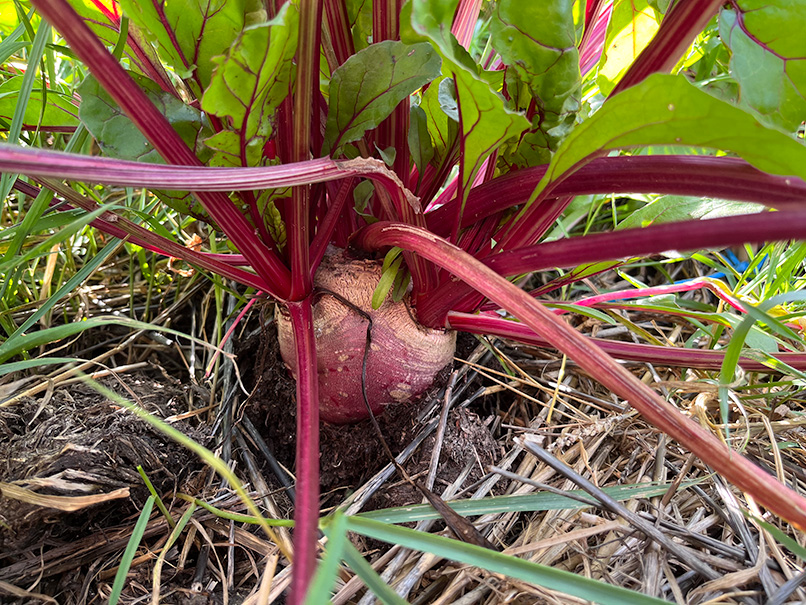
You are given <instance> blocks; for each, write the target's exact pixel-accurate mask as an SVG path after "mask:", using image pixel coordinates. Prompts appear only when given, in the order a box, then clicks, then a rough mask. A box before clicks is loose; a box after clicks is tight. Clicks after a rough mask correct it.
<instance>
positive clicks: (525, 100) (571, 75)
mask: <svg viewBox="0 0 806 605" xmlns="http://www.w3.org/2000/svg"><path fill="white" fill-rule="evenodd" d="M490 36H491V41H492V44H493V47H494V48H495V50H496V51H498V53H499V54H500V55H501V59H502V61H503V62H504V64H505V65H507V66H509V69H507V90H508V92H510V98H511V100H512V102H513V103H514V107H515V108H516V109H519V110H522V111H528V114H527V115H528V117H529V118H530V119H531V121H532V128H531V129H530V130H529V131H528V132H527V133H526V134H525V135H524V136H523V137H521V139H520V141H519V144H518V145H517V148H515V149H514V150H513V152H512V153H510V154H505V158H504V159H505V160H506V161H511V162H512V163H514V164H516V165H518V166H535V165H537V164H540V163H544V162H547V161H548V160H549V159H550V156H549V154H548V150H550V149H551V150H553V149H556V148H557V146H558V144H559V142H560V141H561V140H562V138H564V136H565V135H566V134H567V133H568V131H569V130H570V127H571V126H572V125H573V123H574V120H575V116H576V112H577V111H578V110H579V106H580V104H579V85H580V72H579V53H578V51H577V47H576V26H575V23H574V9H573V3H569V2H564V1H562V0H550V1H549V0H545V1H543V2H532V3H523V2H516V1H515V0H503V1H501V2H498V3H497V4H496V6H495V10H494V11H493V13H492V18H491V20H490Z"/></svg>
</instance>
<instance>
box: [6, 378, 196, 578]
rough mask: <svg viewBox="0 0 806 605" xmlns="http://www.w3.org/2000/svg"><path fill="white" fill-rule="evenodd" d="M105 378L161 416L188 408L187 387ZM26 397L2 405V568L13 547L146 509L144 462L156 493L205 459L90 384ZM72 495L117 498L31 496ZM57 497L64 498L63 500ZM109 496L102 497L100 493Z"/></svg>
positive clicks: (170, 488)
mask: <svg viewBox="0 0 806 605" xmlns="http://www.w3.org/2000/svg"><path fill="white" fill-rule="evenodd" d="M120 379H121V381H125V383H124V384H122V383H121V382H119V381H118V380H114V379H111V378H107V379H103V380H102V381H101V382H103V383H104V384H105V386H107V387H109V388H111V389H112V390H115V391H116V392H118V393H119V394H121V395H122V396H123V397H125V398H126V399H127V400H129V401H134V402H136V403H138V404H139V405H141V406H142V407H144V408H145V409H147V410H149V411H150V412H153V413H154V414H155V415H157V416H158V417H160V418H166V417H169V416H171V415H173V414H175V413H179V412H182V411H186V409H185V408H186V406H185V404H184V401H183V390H182V389H181V388H180V387H178V386H176V385H171V384H166V383H165V380H164V379H163V380H162V381H160V382H158V381H156V380H154V379H151V378H149V377H148V376H146V375H138V376H126V375H121V376H120ZM45 399H46V400H45V401H43V400H39V399H35V398H24V399H22V400H21V401H20V402H19V403H16V404H14V405H11V406H9V407H5V408H0V482H2V483H4V484H6V485H5V488H6V489H5V490H3V491H4V495H5V496H10V497H0V567H4V566H6V565H8V564H9V563H11V560H10V559H9V557H11V558H12V559H13V556H11V555H10V553H11V552H12V551H21V550H22V549H25V548H27V547H29V546H31V545H34V544H39V543H41V542H43V541H45V540H47V541H48V542H51V543H52V542H54V541H56V542H61V541H67V540H72V539H75V538H77V537H79V536H86V535H87V534H89V533H92V531H91V529H90V528H91V527H99V526H100V527H108V526H110V525H112V524H114V523H117V522H119V521H120V520H121V519H122V518H124V517H125V516H127V515H130V514H132V513H134V512H136V511H137V510H139V509H140V508H141V507H142V505H143V502H144V501H145V499H146V498H147V497H148V490H147V489H146V487H145V485H144V484H143V480H142V478H141V477H140V475H139V474H138V472H137V467H138V466H142V467H143V469H144V470H145V472H146V473H147V475H148V477H149V479H150V480H151V481H152V483H153V484H154V486H155V488H156V490H157V492H158V493H169V492H174V491H176V490H177V489H178V488H179V487H180V486H181V485H182V484H183V483H184V482H185V481H186V479H187V477H188V475H189V473H190V472H191V471H192V470H193V469H195V468H198V467H199V466H200V463H199V462H198V460H197V458H196V457H195V456H194V455H193V454H192V453H191V452H189V451H188V450H187V449H185V448H184V447H182V446H180V445H178V444H176V443H174V442H173V441H171V440H170V439H168V438H167V437H165V436H164V435H162V434H161V433H160V432H158V431H157V430H156V429H153V428H151V426H150V425H148V424H147V423H146V422H145V421H143V420H141V419H139V418H137V417H136V416H134V415H133V414H132V413H131V412H129V411H127V410H125V409H123V408H120V407H119V406H118V405H116V404H115V403H113V402H111V401H109V400H108V399H107V398H106V397H104V396H103V395H101V394H99V393H98V392H97V391H95V390H93V389H92V388H91V387H90V386H88V385H85V384H83V383H77V384H73V385H70V386H69V387H64V388H58V389H56V390H55V391H54V392H53V394H52V396H51V397H50V398H47V397H46V398H45ZM172 424H173V426H174V427H176V428H178V429H179V430H181V431H183V432H185V433H186V434H189V435H190V436H191V437H192V438H193V439H195V440H196V441H198V442H200V443H204V442H205V441H206V440H207V439H206V436H205V435H204V434H203V433H202V432H200V431H198V430H196V429H192V428H190V426H189V425H187V423H184V422H181V421H180V422H175V423H172ZM32 494H33V495H36V494H38V495H39V496H45V497H47V496H55V497H57V498H55V499H54V500H53V501H51V502H52V503H59V502H61V503H62V504H63V505H65V506H67V505H68V504H69V503H70V502H72V503H75V501H74V500H73V501H69V500H68V499H69V498H75V497H77V496H82V497H88V496H99V495H103V494H107V495H110V494H116V495H117V497H116V498H114V499H109V500H107V501H102V502H101V503H99V504H94V505H91V506H89V507H88V508H81V509H80V510H77V511H76V512H67V511H63V510H58V509H56V508H52V507H48V506H39V505H35V504H32V503H28V502H26V501H25V500H26V499H30V497H31V495H32ZM59 498H61V499H62V500H61V501H60V500H59ZM99 499H100V500H103V498H99Z"/></svg>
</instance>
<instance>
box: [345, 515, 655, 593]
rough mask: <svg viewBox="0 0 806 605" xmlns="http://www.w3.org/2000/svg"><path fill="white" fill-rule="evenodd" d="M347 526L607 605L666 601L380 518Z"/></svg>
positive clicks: (357, 520)
mask: <svg viewBox="0 0 806 605" xmlns="http://www.w3.org/2000/svg"><path fill="white" fill-rule="evenodd" d="M347 526H348V529H349V530H350V531H354V532H356V533H359V534H361V535H363V536H367V537H370V538H374V539H376V540H382V541H384V542H388V543H390V544H399V545H401V546H403V547H406V548H412V549H414V550H418V551H422V552H429V553H432V554H434V555H437V556H440V557H444V558H446V559H451V560H453V561H458V562H460V563H465V564H467V565H474V566H476V567H479V568H482V569H485V570H487V571H489V572H491V573H500V574H504V575H506V576H509V577H511V578H517V579H519V580H523V581H525V582H531V583H532V584H536V585H538V586H543V587H545V588H548V589H549V590H556V591H559V592H562V593H564V594H568V595H572V596H575V597H579V598H581V599H587V600H589V601H594V602H596V603H604V604H606V605H611V604H612V605H654V604H660V603H666V601H662V600H660V599H656V598H654V597H649V596H647V595H643V594H640V593H638V592H633V591H632V590H627V589H626V588H621V587H619V586H613V585H612V584H605V583H604V582H599V581H596V580H591V579H590V578H585V577H582V576H578V575H576V574H573V573H570V572H567V571H562V570H559V569H553V568H551V567H546V566H544V565H538V564H537V563H532V562H531V561H524V560H523V559H519V558H518V557H513V556H511V555H505V554H503V553H500V552H496V551H493V550H489V549H487V548H482V547H480V546H475V545H473V544H467V543H465V542H459V541H458V540H451V539H450V538H444V537H442V536H435V535H433V534H429V533H425V532H420V531H416V530H413V529H408V528H405V527H399V526H397V525H387V524H386V523H380V522H378V521H372V520H370V519H364V518H361V517H357V516H354V517H348V519H347Z"/></svg>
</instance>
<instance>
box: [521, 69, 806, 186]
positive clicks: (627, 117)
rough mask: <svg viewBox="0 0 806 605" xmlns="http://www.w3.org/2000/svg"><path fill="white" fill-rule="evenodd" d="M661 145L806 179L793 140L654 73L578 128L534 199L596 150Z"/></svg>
mask: <svg viewBox="0 0 806 605" xmlns="http://www.w3.org/2000/svg"><path fill="white" fill-rule="evenodd" d="M658 144H660V145H690V146H694V147H707V148H710V149H721V150H723V151H731V152H734V153H736V154H737V155H739V156H741V157H742V158H744V159H745V160H747V161H748V162H750V163H751V164H753V165H754V166H755V167H756V168H759V169H760V170H764V171H766V172H770V173H772V174H779V175H787V176H798V177H800V178H806V147H804V145H803V144H802V143H801V142H799V141H797V140H796V139H795V138H794V137H792V136H789V135H788V134H786V133H784V132H781V131H780V130H775V129H772V128H766V127H764V126H763V125H762V124H760V123H759V121H758V120H757V119H756V118H754V117H753V116H752V115H750V114H749V113H747V112H745V111H743V110H741V109H739V108H738V107H735V106H733V105H730V104H729V103H726V102H724V101H720V100H719V99H717V98H715V97H712V96H711V95H709V94H708V93H705V92H703V91H702V90H699V89H698V88H696V87H695V86H694V85H692V84H690V83H689V82H688V81H687V80H686V78H685V77H683V76H669V75H660V74H656V75H653V76H650V77H649V78H647V79H646V80H644V81H643V82H642V83H641V84H638V85H637V86H634V87H632V88H629V89H627V90H625V91H624V92H622V93H619V94H618V95H616V96H615V97H613V98H612V99H610V100H609V101H608V102H607V103H605V105H604V106H603V107H602V109H601V110H599V111H598V112H597V113H596V114H594V115H593V116H592V117H591V118H590V119H588V120H587V121H585V122H583V123H582V124H580V125H579V126H578V127H577V128H576V129H575V130H574V132H573V133H572V134H571V135H569V136H568V138H567V139H566V140H565V141H564V142H563V144H562V146H561V147H560V149H559V150H558V151H557V153H556V154H555V155H554V157H553V158H552V161H551V164H550V165H549V169H548V171H547V172H546V175H545V176H544V177H543V180H542V181H541V182H540V184H539V185H538V188H537V190H536V192H535V194H533V196H532V197H533V198H534V197H536V194H537V193H539V192H540V191H542V190H543V189H545V187H547V186H548V185H549V184H550V183H552V182H554V181H556V180H558V179H559V178H560V177H561V176H562V175H564V174H565V173H567V172H569V171H571V170H573V169H574V168H575V167H577V166H578V165H581V163H582V162H584V160H585V159H586V158H588V157H589V156H591V155H593V154H595V153H597V152H600V151H610V150H615V149H626V148H633V147H640V146H644V145H658Z"/></svg>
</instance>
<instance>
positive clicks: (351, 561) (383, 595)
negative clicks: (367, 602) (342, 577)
mask: <svg viewBox="0 0 806 605" xmlns="http://www.w3.org/2000/svg"><path fill="white" fill-rule="evenodd" d="M344 546H345V548H344V561H345V562H346V563H347V565H349V566H350V567H351V568H352V570H353V571H354V572H355V574H356V575H357V576H358V577H359V578H361V579H362V580H363V581H364V584H366V586H367V588H369V589H370V590H371V591H372V592H373V594H374V595H375V596H376V597H378V598H379V599H380V600H381V602H382V603H384V604H385V605H408V603H407V602H406V601H405V599H403V598H401V597H400V595H398V594H397V593H396V592H395V591H394V590H392V589H391V587H390V586H389V585H388V584H387V583H386V582H384V581H383V579H382V578H381V576H379V575H378V572H376V571H375V570H374V569H372V565H370V564H369V562H368V561H367V560H366V559H365V558H364V557H362V556H361V553H360V552H358V549H357V548H356V547H355V546H353V545H352V543H351V542H349V541H347V543H346V544H345V545H344Z"/></svg>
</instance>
